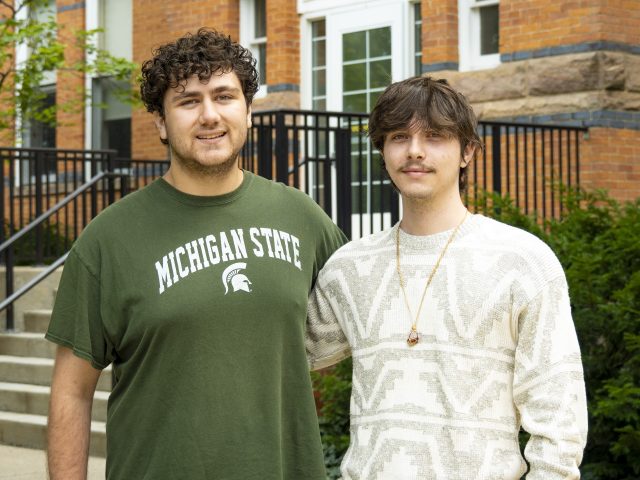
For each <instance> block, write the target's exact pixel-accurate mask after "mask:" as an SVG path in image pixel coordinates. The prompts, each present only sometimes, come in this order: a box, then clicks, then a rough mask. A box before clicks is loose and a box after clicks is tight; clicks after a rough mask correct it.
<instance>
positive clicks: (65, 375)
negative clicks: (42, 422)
mask: <svg viewBox="0 0 640 480" xmlns="http://www.w3.org/2000/svg"><path fill="white" fill-rule="evenodd" d="M99 377H100V370H96V369H95V368H93V367H92V366H91V364H90V363H89V362H88V361H87V360H84V359H82V358H80V357H77V356H76V355H75V354H74V353H73V351H72V350H71V349H69V348H67V347H63V346H59V347H58V349H57V353H56V361H55V367H54V370H53V380H52V383H51V400H50V405H49V424H48V431H47V464H48V468H49V478H50V479H51V480H59V479H64V480H76V479H78V480H84V479H86V477H87V461H88V457H89V436H90V430H91V407H92V402H93V394H94V392H95V389H96V385H97V383H98V378H99Z"/></svg>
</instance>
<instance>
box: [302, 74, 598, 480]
mask: <svg viewBox="0 0 640 480" xmlns="http://www.w3.org/2000/svg"><path fill="white" fill-rule="evenodd" d="M369 135H370V137H371V140H372V143H373V145H374V146H375V147H376V148H377V149H378V150H379V151H380V152H381V154H382V158H383V162H384V167H385V168H386V171H387V173H388V175H389V177H390V179H391V181H392V182H393V184H394V186H395V187H396V189H397V190H398V191H399V193H400V195H401V197H402V207H403V211H402V219H401V221H400V222H399V223H398V224H397V225H395V226H393V227H391V228H389V229H387V230H385V231H383V232H380V233H376V234H373V235H371V236H369V237H366V238H363V239H360V240H357V241H354V242H352V243H349V244H347V245H345V246H344V247H342V248H341V249H339V250H338V251H337V252H336V253H335V254H334V255H333V256H332V257H331V259H330V260H329V261H328V262H327V264H326V265H325V266H324V268H323V270H322V271H321V273H320V275H319V276H318V280H317V282H316V286H315V288H314V291H313V293H312V296H311V299H310V302H309V331H310V340H311V341H310V344H309V350H310V357H311V361H312V364H313V366H314V367H317V368H319V367H323V366H326V365H329V364H331V363H333V362H335V361H337V360H340V359H341V358H343V357H344V356H345V355H347V354H348V353H349V352H351V353H352V355H353V388H352V394H351V438H350V445H349V449H348V451H347V453H346V454H345V456H344V459H343V462H342V465H341V471H342V475H343V479H344V480H372V479H381V480H385V479H407V480H409V479H411V480H414V479H421V480H422V479H446V480H453V479H460V480H462V479H464V480H468V479H474V480H489V479H491V480H497V479H499V480H519V479H520V478H521V477H522V475H523V474H524V473H525V472H526V470H527V465H526V463H525V461H524V459H523V457H522V455H521V453H520V448H519V442H518V440H519V438H518V437H519V432H520V428H521V427H522V428H523V429H524V430H526V431H527V432H528V433H529V434H530V439H529V440H528V442H527V446H526V448H525V451H524V457H525V458H526V459H527V461H528V462H529V466H530V469H529V473H528V474H527V477H526V478H527V479H529V480H533V479H536V480H553V479H558V480H559V479H576V478H579V476H580V472H579V470H578V465H579V464H580V460H581V458H582V452H583V448H584V445H585V441H586V432H587V416H586V400H585V389H584V380H583V374H582V365H581V360H580V349H579V346H578V341H577V338H576V333H575V329H574V326H573V322H572V320H571V308H570V305H569V296H568V292H567V284H566V280H565V276H564V272H563V270H562V267H561V266H560V263H559V262H558V260H557V259H556V257H555V255H554V254H553V252H552V251H551V250H550V249H549V248H548V247H547V246H546V245H545V244H544V243H543V242H541V241H540V240H539V239H537V238H535V237H533V236H532V235H530V234H529V233H526V232H524V231H522V230H519V229H516V228H513V227H510V226H508V225H505V224H503V223H500V222H497V221H495V220H492V219H490V218H486V217H484V216H482V215H477V214H476V215H473V214H471V213H469V212H468V211H467V209H466V207H465V206H464V204H463V202H462V200H461V196H460V192H461V189H463V188H464V184H465V181H466V170H467V167H468V166H469V164H470V162H471V161H472V160H473V159H474V157H475V155H476V153H477V152H478V150H479V149H480V148H481V143H480V139H479V138H478V135H477V133H476V118H475V115H474V113H473V110H472V109H471V106H470V105H469V104H468V102H467V101H466V99H465V98H464V97H463V96H462V95H461V94H460V93H459V92H457V91H455V90H454V89H452V88H451V87H450V86H449V85H448V84H447V82H446V81H444V80H442V81H436V80H433V79H431V78H421V77H417V78H411V79H408V80H405V81H402V82H398V83H395V84H392V85H391V86H389V87H388V88H387V90H385V92H384V93H383V94H382V95H381V96H380V98H379V100H378V102H377V105H376V106H375V108H374V109H373V111H372V113H371V116H370V120H369ZM342 332H344V333H342Z"/></svg>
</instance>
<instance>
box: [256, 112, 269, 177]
mask: <svg viewBox="0 0 640 480" xmlns="http://www.w3.org/2000/svg"><path fill="white" fill-rule="evenodd" d="M263 120H264V117H263ZM257 130H258V175H260V176H262V177H265V178H268V179H269V180H272V179H273V165H272V163H273V156H272V154H271V134H272V126H271V125H264V124H261V125H258V128H257Z"/></svg>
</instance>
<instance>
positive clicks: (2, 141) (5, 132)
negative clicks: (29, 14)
mask: <svg viewBox="0 0 640 480" xmlns="http://www.w3.org/2000/svg"><path fill="white" fill-rule="evenodd" d="M8 15H10V12H9V9H8V7H6V6H4V5H0V19H3V20H4V19H5V18H6V17H7V16H8ZM12 65H13V62H12V61H8V62H7V63H6V64H5V65H2V66H1V67H2V71H3V72H6V71H8V70H9V69H10V68H11V67H12ZM12 86H13V79H12V78H11V77H8V78H6V79H5V80H4V85H3V91H4V92H6V93H3V94H1V95H0V109H2V111H7V110H8V108H10V105H11V100H10V96H12V93H11V88H12ZM3 120H4V121H7V122H8V123H10V125H9V127H8V128H2V129H0V145H2V146H13V145H14V143H15V133H14V129H13V121H12V119H10V118H6V117H5V118H4V119H3Z"/></svg>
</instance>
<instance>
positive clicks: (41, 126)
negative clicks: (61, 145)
mask: <svg viewBox="0 0 640 480" xmlns="http://www.w3.org/2000/svg"><path fill="white" fill-rule="evenodd" d="M42 91H43V92H44V93H45V94H46V97H44V99H43V100H42V108H43V109H45V108H50V107H53V106H54V105H55V104H56V91H55V85H53V86H52V87H51V86H50V87H42ZM22 143H23V145H24V146H26V147H43V148H56V127H55V126H54V125H50V124H49V123H45V122H39V121H37V120H30V121H29V123H28V124H27V125H26V128H25V130H24V132H23V133H22Z"/></svg>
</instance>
